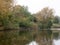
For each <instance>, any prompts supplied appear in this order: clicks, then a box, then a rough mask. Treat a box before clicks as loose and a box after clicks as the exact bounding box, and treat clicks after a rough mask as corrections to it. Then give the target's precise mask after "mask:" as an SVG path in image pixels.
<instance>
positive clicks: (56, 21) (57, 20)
mask: <svg viewBox="0 0 60 45" xmlns="http://www.w3.org/2000/svg"><path fill="white" fill-rule="evenodd" d="M59 18H60V17H58V16H55V17H54V20H53V23H57V24H58V23H59Z"/></svg>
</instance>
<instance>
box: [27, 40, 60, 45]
mask: <svg viewBox="0 0 60 45" xmlns="http://www.w3.org/2000/svg"><path fill="white" fill-rule="evenodd" d="M27 45H39V44H38V43H36V41H32V42H30V43H29V44H27ZM53 45H60V39H58V40H53Z"/></svg>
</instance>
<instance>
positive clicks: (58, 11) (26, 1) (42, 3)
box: [16, 0, 60, 16]
mask: <svg viewBox="0 0 60 45" xmlns="http://www.w3.org/2000/svg"><path fill="white" fill-rule="evenodd" d="M16 3H17V4H20V5H24V6H28V10H29V11H30V12H31V13H36V12H38V11H40V10H41V9H43V8H44V7H49V8H53V9H54V13H55V15H58V16H60V0H16Z"/></svg>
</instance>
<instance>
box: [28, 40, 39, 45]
mask: <svg viewBox="0 0 60 45" xmlns="http://www.w3.org/2000/svg"><path fill="white" fill-rule="evenodd" d="M27 45H38V43H36V41H32V42H30V43H29V44H27Z"/></svg>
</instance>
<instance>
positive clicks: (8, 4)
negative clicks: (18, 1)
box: [0, 0, 60, 45]
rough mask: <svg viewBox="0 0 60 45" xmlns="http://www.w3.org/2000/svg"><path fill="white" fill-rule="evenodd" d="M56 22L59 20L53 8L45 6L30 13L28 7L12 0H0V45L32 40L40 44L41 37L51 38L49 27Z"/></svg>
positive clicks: (17, 44) (20, 44)
mask: <svg viewBox="0 0 60 45" xmlns="http://www.w3.org/2000/svg"><path fill="white" fill-rule="evenodd" d="M57 23H60V20H59V18H58V17H57V16H54V12H53V9H50V8H48V7H45V8H43V9H42V10H41V11H38V12H37V13H36V14H31V13H30V12H29V11H28V7H25V6H21V5H14V1H13V0H0V45H25V44H27V43H29V42H30V41H32V40H36V41H37V42H39V43H40V44H41V41H40V40H41V39H42V40H43V41H44V40H45V39H46V41H47V40H49V39H51V36H52V30H50V29H51V27H52V25H53V24H57ZM42 44H44V43H42ZM42 44H41V45H42Z"/></svg>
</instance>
